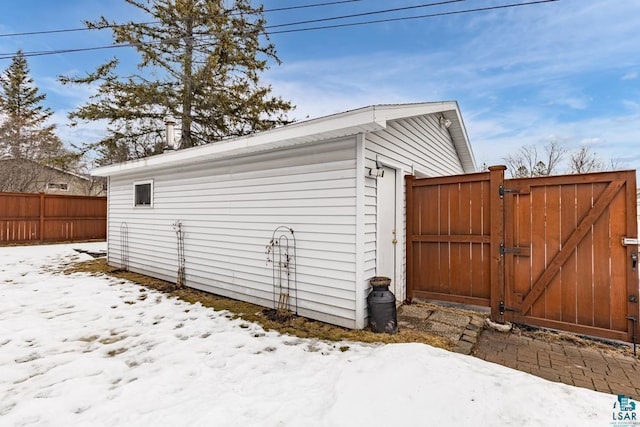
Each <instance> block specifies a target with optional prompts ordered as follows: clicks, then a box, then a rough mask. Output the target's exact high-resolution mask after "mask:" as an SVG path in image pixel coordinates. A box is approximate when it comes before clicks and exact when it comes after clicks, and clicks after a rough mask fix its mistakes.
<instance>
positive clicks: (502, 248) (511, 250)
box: [500, 243, 520, 255]
mask: <svg viewBox="0 0 640 427" xmlns="http://www.w3.org/2000/svg"><path fill="white" fill-rule="evenodd" d="M519 253H520V248H506V247H505V246H504V243H500V255H504V254H519Z"/></svg>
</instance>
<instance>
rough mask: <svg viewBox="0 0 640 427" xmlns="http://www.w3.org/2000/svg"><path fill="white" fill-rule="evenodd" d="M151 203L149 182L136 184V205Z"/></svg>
mask: <svg viewBox="0 0 640 427" xmlns="http://www.w3.org/2000/svg"><path fill="white" fill-rule="evenodd" d="M150 204H151V183H149V184H136V206H139V205H150Z"/></svg>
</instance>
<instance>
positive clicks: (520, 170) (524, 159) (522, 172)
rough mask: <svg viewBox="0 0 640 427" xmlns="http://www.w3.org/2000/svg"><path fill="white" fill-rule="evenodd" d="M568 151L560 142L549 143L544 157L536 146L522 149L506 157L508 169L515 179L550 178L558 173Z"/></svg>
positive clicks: (545, 148)
mask: <svg viewBox="0 0 640 427" xmlns="http://www.w3.org/2000/svg"><path fill="white" fill-rule="evenodd" d="M566 153H567V149H566V148H565V147H564V146H562V145H561V144H560V143H559V142H558V141H549V142H548V143H547V145H545V146H544V155H540V154H539V153H538V148H537V147H536V146H534V145H526V146H523V147H520V149H519V150H518V152H517V153H515V154H510V155H508V156H506V157H504V161H505V162H506V163H507V169H508V170H509V173H510V174H511V177H513V178H525V177H531V176H548V175H553V174H556V173H558V167H559V165H560V162H561V161H562V159H563V158H564V156H565V154H566Z"/></svg>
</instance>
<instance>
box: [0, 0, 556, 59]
mask: <svg viewBox="0 0 640 427" xmlns="http://www.w3.org/2000/svg"><path fill="white" fill-rule="evenodd" d="M557 1H560V0H537V1H530V2H525V3H513V4H505V5H501V6H487V7H480V8H476V9H466V10H456V11H452V12H440V13H431V14H428V15H418V16H405V17H401V18H387V19H376V20H373V21H363V22H350V23H346V24H335V25H322V26H318V27H308V28H296V29H291V30H278V31H269V34H270V35H272V34H287V33H298V32H302V31H314V30H326V29H332V28H343V27H355V26H359V25H370V24H380V23H383V22H395V21H408V20H411V19H424V18H435V17H439V16H448V15H459V14H463V13H472V12H485V11H488V10H496V9H509V8H513V7H519V6H530V5H534V4H541V3H553V2H557ZM0 59H2V58H0Z"/></svg>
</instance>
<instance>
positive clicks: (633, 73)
mask: <svg viewBox="0 0 640 427" xmlns="http://www.w3.org/2000/svg"><path fill="white" fill-rule="evenodd" d="M637 78H638V72H637V71H629V72H628V73H626V74H624V75H623V76H622V77H621V78H620V80H635V79H637Z"/></svg>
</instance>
